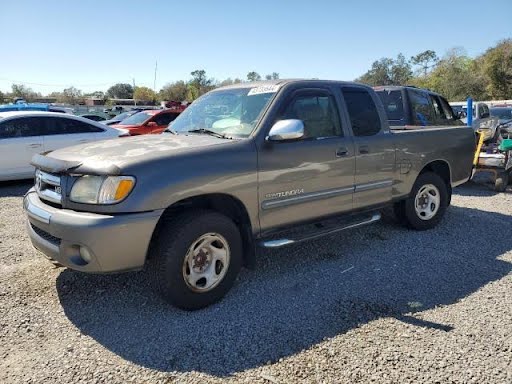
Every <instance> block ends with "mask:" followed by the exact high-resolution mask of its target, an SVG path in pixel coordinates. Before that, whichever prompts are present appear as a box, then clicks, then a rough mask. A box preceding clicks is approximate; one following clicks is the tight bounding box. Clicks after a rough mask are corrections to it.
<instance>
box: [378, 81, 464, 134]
mask: <svg viewBox="0 0 512 384" xmlns="http://www.w3.org/2000/svg"><path fill="white" fill-rule="evenodd" d="M374 90H375V92H376V93H377V95H378V96H379V97H380V99H381V100H382V104H384V109H385V110H386V113H387V115H388V121H389V125H390V126H391V127H393V128H395V127H407V126H414V127H417V126H435V125H445V126H446V125H464V123H463V122H462V121H460V120H459V118H458V116H457V115H456V114H455V113H454V112H453V110H452V107H451V106H450V104H449V103H448V101H446V99H445V98H444V97H443V96H441V95H439V94H437V93H435V92H432V91H429V90H427V89H420V88H416V87H411V86H381V87H374Z"/></svg>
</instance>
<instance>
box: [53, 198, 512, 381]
mask: <svg viewBox="0 0 512 384" xmlns="http://www.w3.org/2000/svg"><path fill="white" fill-rule="evenodd" d="M497 234H499V236H497ZM511 249H512V226H511V225H510V216H506V215H501V214H498V213H491V212H486V211H480V210H475V209H469V208H461V207H451V208H450V209H449V210H448V212H447V215H446V218H445V220H444V221H443V223H442V224H441V225H440V226H439V227H438V228H436V229H435V230H431V231H426V232H414V231H407V230H405V229H402V228H400V227H398V226H396V225H394V224H390V223H381V224H379V225H376V226H373V227H366V228H361V229H358V230H353V231H347V232H345V233H342V234H339V235H336V236H331V237H328V238H324V239H322V240H319V241H315V242H311V243H308V244H304V245H301V246H293V247H289V248H286V249H282V250H279V251H265V252H262V254H261V255H260V258H259V264H258V267H257V268H256V270H254V271H244V272H243V273H242V275H241V277H240V279H239V282H238V283H237V284H236V286H235V288H234V289H233V290H232V291H231V292H230V293H229V294H228V296H227V297H226V298H225V299H224V300H223V301H222V302H220V303H218V304H216V305H214V306H211V307H209V308H206V309H204V310H201V311H196V312H184V311H180V310H178V309H175V308H172V307H170V306H168V305H167V304H165V303H164V302H163V301H162V300H161V299H160V298H159V297H158V296H157V295H155V294H153V292H152V291H151V290H150V289H149V288H148V286H147V283H146V281H147V276H146V274H145V273H144V272H142V273H134V274H125V275H117V276H115V275H111V276H95V275H85V274H80V273H77V272H73V271H70V270H64V271H63V272H62V273H61V274H60V275H59V277H58V280H57V283H56V284H57V290H58V294H59V298H60V301H61V303H62V306H63V308H64V311H65V313H66V315H67V317H68V318H69V320H70V321H71V322H72V323H73V324H74V325H75V326H76V327H78V329H79V330H80V331H81V332H82V333H84V334H87V335H89V336H90V337H92V338H93V339H95V340H96V341H97V342H98V343H100V344H101V345H103V346H104V347H105V348H108V349H109V350H111V351H112V352H114V353H116V354H118V355H119V356H121V357H123V358H124V359H127V360H129V361H131V362H134V363H136V364H138V365H141V366H144V367H148V368H152V369H155V370H159V371H183V372H185V371H192V370H196V371H200V372H205V373H208V374H211V375H215V376H221V377H222V376H228V375H230V374H232V373H236V372H240V371H243V370H246V369H249V368H254V367H258V366H261V365H265V364H266V363H267V362H269V361H271V362H275V361H276V360H278V359H279V358H282V357H287V356H291V355H294V354H296V353H298V352H300V351H302V350H303V349H306V348H309V347H311V346H313V345H315V344H318V343H320V342H321V341H322V340H324V339H325V338H330V337H334V336H336V335H339V334H342V333H344V332H347V331H348V330H350V329H353V328H355V327H358V326H360V325H362V324H365V323H368V322H370V321H372V320H375V319H379V318H381V317H394V318H397V319H398V320H401V321H405V322H407V323H409V324H413V325H415V326H420V327H429V328H433V329H436V330H437V331H439V332H449V331H450V330H452V329H453V325H451V324H436V323H431V322H428V321H424V320H421V319H420V318H417V317H415V316H414V312H418V311H424V310H427V309H431V308H434V307H436V306H439V305H449V304H452V303H454V302H456V301H458V300H460V299H462V298H464V297H466V296H468V295H470V294H471V293H473V292H475V291H477V290H478V289H479V288H481V287H483V286H484V285H486V284H487V283H489V282H492V281H495V280H498V279H500V278H502V277H503V276H505V275H507V274H508V273H510V272H511V271H512V264H510V263H509V262H508V261H506V260H501V258H500V256H501V255H503V254H505V253H506V252H508V251H510V250H511Z"/></svg>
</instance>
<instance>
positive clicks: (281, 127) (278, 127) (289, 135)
mask: <svg viewBox="0 0 512 384" xmlns="http://www.w3.org/2000/svg"><path fill="white" fill-rule="evenodd" d="M303 137H304V123H303V122H302V120H297V119H288V120H280V121H278V122H276V123H275V124H274V125H273V126H272V128H271V129H270V132H269V133H268V136H267V138H266V140H267V141H287V140H297V139H301V138H303Z"/></svg>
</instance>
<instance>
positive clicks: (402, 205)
mask: <svg viewBox="0 0 512 384" xmlns="http://www.w3.org/2000/svg"><path fill="white" fill-rule="evenodd" d="M427 184H432V185H434V186H435V187H436V188H437V190H438V191H439V197H440V204H439V207H438V209H437V212H436V213H435V215H434V216H433V217H432V218H430V219H429V220H424V219H422V218H421V217H420V216H419V215H418V214H417V213H416V209H415V200H416V195H417V194H418V192H419V191H420V189H421V188H422V187H423V186H425V185H427ZM449 203H450V196H449V192H448V188H447V185H446V183H445V182H444V180H443V179H442V178H441V177H440V176H439V175H437V174H435V173H432V172H425V173H422V174H420V175H419V176H418V178H417V179H416V182H415V183H414V185H413V187H412V190H411V193H410V195H409V197H408V198H407V199H405V200H403V201H400V202H398V203H396V204H395V206H394V211H395V216H396V217H397V219H398V221H399V222H400V223H401V224H402V225H405V226H406V227H408V228H411V229H415V230H418V231H424V230H427V229H431V228H434V227H435V226H436V225H437V224H439V222H440V221H441V219H442V218H443V216H444V213H445V211H446V208H447V207H448V205H449Z"/></svg>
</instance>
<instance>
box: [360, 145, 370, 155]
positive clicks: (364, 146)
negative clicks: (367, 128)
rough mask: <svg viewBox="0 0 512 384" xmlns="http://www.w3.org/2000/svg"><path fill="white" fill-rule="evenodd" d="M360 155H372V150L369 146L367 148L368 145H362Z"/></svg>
mask: <svg viewBox="0 0 512 384" xmlns="http://www.w3.org/2000/svg"><path fill="white" fill-rule="evenodd" d="M359 153H360V154H361V155H366V154H368V153H370V148H368V146H367V145H361V146H360V147H359Z"/></svg>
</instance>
